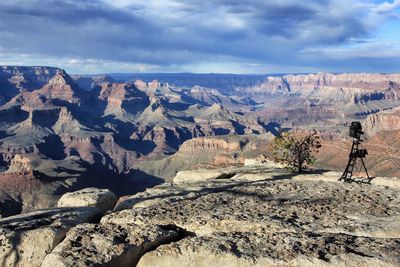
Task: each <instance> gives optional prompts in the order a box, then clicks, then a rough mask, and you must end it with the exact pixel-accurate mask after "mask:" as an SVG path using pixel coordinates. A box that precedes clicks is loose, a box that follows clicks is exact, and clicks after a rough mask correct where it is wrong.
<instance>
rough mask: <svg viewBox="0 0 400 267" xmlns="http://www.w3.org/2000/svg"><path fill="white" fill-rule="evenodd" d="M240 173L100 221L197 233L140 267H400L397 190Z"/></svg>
mask: <svg viewBox="0 0 400 267" xmlns="http://www.w3.org/2000/svg"><path fill="white" fill-rule="evenodd" d="M243 169H244V170H246V171H243V172H238V173H237V174H236V175H235V176H234V177H232V178H230V179H217V180H206V181H203V182H197V183H182V184H175V185H171V186H170V188H171V190H172V192H173V193H172V195H173V196H171V195H168V194H167V192H168V191H167V186H166V185H165V188H163V189H162V190H160V189H157V192H154V193H153V194H152V193H151V189H149V190H148V191H147V193H146V195H147V196H148V199H149V200H150V199H156V198H164V200H163V201H159V202H157V203H156V202H153V204H151V205H148V206H147V205H143V206H135V205H133V207H132V209H125V210H122V211H120V212H116V213H113V214H109V215H106V216H104V217H103V218H102V220H101V222H102V223H103V224H114V225H122V226H124V225H129V224H132V223H134V224H137V225H140V226H148V225H160V224H173V225H176V226H178V227H180V228H182V229H185V230H186V231H188V232H191V233H193V236H188V237H186V238H184V239H182V240H180V241H178V242H173V243H169V244H165V245H162V246H159V247H158V248H156V249H155V250H153V251H150V252H148V253H146V254H144V255H143V257H142V258H141V260H140V261H139V263H138V266H142V267H143V266H371V267H372V266H397V265H398V264H400V260H399V259H400V254H399V251H400V247H399V243H398V240H399V238H400V231H399V230H398V229H400V221H399V216H400V210H399V209H398V206H399V205H400V191H398V189H396V188H394V187H384V186H376V185H367V184H354V183H353V184H348V183H342V182H338V181H337V178H338V176H339V173H335V172H325V173H322V174H317V173H315V174H302V175H296V174H293V173H283V171H282V170H280V171H276V170H272V171H271V172H270V173H268V172H266V173H264V174H263V173H262V171H261V170H260V169H258V171H259V172H260V173H259V174H257V173H256V171H257V168H243ZM250 171H252V172H253V173H251V172H250ZM240 175H242V176H246V175H247V176H251V175H253V176H257V175H259V176H260V177H259V178H261V176H264V177H265V176H268V177H269V178H268V179H255V180H254V181H251V180H250V179H249V177H247V178H240V177H238V176H240ZM179 191H181V193H180V194H179ZM189 194H190V197H189ZM141 197H142V198H143V199H144V198H145V195H141ZM136 200H138V202H137V204H138V203H140V202H139V198H136Z"/></svg>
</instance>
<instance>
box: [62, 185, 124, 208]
mask: <svg viewBox="0 0 400 267" xmlns="http://www.w3.org/2000/svg"><path fill="white" fill-rule="evenodd" d="M116 202H117V196H116V195H115V194H114V193H113V192H111V191H110V190H108V189H98V188H93V187H91V188H85V189H82V190H79V191H75V192H69V193H66V194H64V195H63V196H62V197H61V198H60V199H59V200H58V203H57V206H58V207H96V208H99V209H100V210H102V211H103V212H106V211H107V210H112V209H113V208H114V205H115V203H116Z"/></svg>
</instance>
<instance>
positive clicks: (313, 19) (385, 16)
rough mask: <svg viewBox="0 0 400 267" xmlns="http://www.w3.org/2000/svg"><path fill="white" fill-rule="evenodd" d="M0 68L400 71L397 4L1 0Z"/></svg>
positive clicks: (362, 0)
mask: <svg viewBox="0 0 400 267" xmlns="http://www.w3.org/2000/svg"><path fill="white" fill-rule="evenodd" d="M0 65H46V66H56V67H60V68H63V69H65V70H67V72H69V73H74V74H78V73H79V74H88V73H91V74H95V73H117V72H119V73H121V72H126V73H128V72H193V73H258V74H261V73H262V74H266V73H308V72H386V73H394V72H400V0H394V1H393V0H389V1H379V0H319V1H313V0H309V1H298V0H246V1H243V0H191V1H185V0H146V1H143V0H109V1H107V0H8V1H1V2H0Z"/></svg>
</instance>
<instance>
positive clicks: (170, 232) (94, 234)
mask: <svg viewBox="0 0 400 267" xmlns="http://www.w3.org/2000/svg"><path fill="white" fill-rule="evenodd" d="M178 237H179V232H178V231H177V230H175V229H173V228H169V227H167V226H164V227H163V226H156V225H150V226H138V225H135V224H129V225H113V224H81V225H78V226H76V227H75V228H73V229H72V230H71V231H69V232H68V234H67V237H66V238H65V240H64V241H63V242H61V243H60V244H59V245H58V246H57V247H56V248H55V249H54V250H53V251H52V252H51V253H50V254H49V255H47V256H46V258H45V259H44V261H43V264H42V267H59V266H60V267H61V266H63V267H64V266H109V267H112V266H115V267H124V266H135V265H136V263H137V262H138V261H139V259H140V257H141V256H142V255H143V254H144V253H145V252H147V251H149V250H151V249H153V248H155V247H157V246H159V245H162V244H165V243H169V242H172V241H174V240H177V239H178Z"/></svg>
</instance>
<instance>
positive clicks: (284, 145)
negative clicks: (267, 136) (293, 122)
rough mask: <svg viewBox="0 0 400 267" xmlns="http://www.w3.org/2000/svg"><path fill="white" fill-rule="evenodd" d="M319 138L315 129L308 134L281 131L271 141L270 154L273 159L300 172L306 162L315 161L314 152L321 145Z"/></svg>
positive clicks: (316, 151)
mask: <svg viewBox="0 0 400 267" xmlns="http://www.w3.org/2000/svg"><path fill="white" fill-rule="evenodd" d="M319 139H320V136H319V135H318V134H317V132H316V131H315V130H314V131H313V132H312V133H309V134H298V133H294V132H283V133H282V134H281V135H279V136H277V137H276V138H275V139H274V140H273V141H272V144H271V152H272V156H273V158H274V160H275V161H277V162H280V163H285V164H288V165H289V166H290V167H292V168H293V169H295V170H297V172H298V173H302V172H303V171H304V169H305V168H306V167H307V165H308V164H312V163H313V162H314V161H315V154H316V153H318V151H319V148H320V147H321V142H320V141H319Z"/></svg>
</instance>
